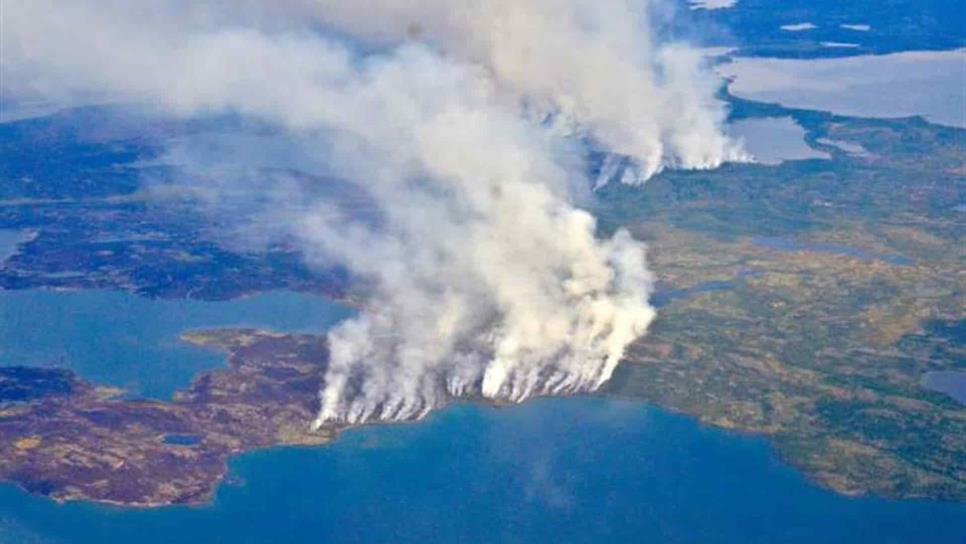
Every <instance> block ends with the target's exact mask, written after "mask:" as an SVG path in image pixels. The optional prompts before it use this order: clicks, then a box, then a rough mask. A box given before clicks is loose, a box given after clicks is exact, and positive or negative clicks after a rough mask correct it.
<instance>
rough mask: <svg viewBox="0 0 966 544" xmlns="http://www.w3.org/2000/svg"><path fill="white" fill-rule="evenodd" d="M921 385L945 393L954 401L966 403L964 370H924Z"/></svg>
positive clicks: (965, 372)
mask: <svg viewBox="0 0 966 544" xmlns="http://www.w3.org/2000/svg"><path fill="white" fill-rule="evenodd" d="M922 386H923V387H926V388H928V389H932V390H933V391H939V392H940V393H945V394H947V395H949V396H950V397H952V398H954V399H956V402H958V403H960V404H963V405H966V371H963V370H942V371H938V372H926V373H925V374H923V376H922Z"/></svg>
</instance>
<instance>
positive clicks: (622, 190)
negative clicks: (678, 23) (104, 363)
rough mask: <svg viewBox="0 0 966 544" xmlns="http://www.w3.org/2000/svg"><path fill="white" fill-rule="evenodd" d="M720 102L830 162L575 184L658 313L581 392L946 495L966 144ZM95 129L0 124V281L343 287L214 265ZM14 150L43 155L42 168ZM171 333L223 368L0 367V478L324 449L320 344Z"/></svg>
mask: <svg viewBox="0 0 966 544" xmlns="http://www.w3.org/2000/svg"><path fill="white" fill-rule="evenodd" d="M731 101H732V104H733V106H734V111H733V118H734V120H739V119H759V118H775V117H781V118H786V117H787V118H791V119H793V120H794V121H795V123H796V124H798V125H799V126H801V127H802V128H803V130H804V133H805V141H806V142H807V143H808V145H810V146H811V147H812V148H814V149H816V150H820V151H822V152H823V153H824V154H826V155H827V156H828V157H830V159H826V158H815V159H806V160H786V161H779V162H777V164H748V165H727V166H725V167H723V168H720V169H718V170H715V171H707V172H667V173H665V174H662V175H661V176H659V177H657V178H655V179H653V180H651V181H650V182H649V183H648V185H647V186H646V187H645V188H643V189H640V188H632V187H625V186H621V185H619V184H611V185H608V186H607V187H606V188H604V189H603V190H602V191H600V192H599V193H598V194H597V197H596V201H595V203H594V205H593V207H594V210H593V211H594V213H595V214H596V215H598V216H599V217H600V221H601V229H602V230H604V231H608V230H612V229H615V228H617V227H618V226H626V227H628V228H630V229H631V230H632V232H633V233H634V234H635V235H636V236H637V237H639V238H641V239H644V240H646V241H647V242H648V244H649V248H650V254H649V259H650V262H651V267H652V268H653V269H654V270H655V272H656V274H657V276H658V278H659V280H660V282H661V289H660V291H659V293H658V295H657V296H656V302H659V303H660V305H661V308H660V317H659V319H658V320H657V321H656V322H655V325H654V327H653V328H652V330H651V331H650V333H649V334H648V335H647V336H646V337H645V338H643V339H641V340H640V341H638V342H637V343H636V344H634V345H633V346H632V348H631V349H630V351H629V353H628V354H627V356H626V359H625V361H624V362H623V363H622V364H621V365H620V366H619V367H618V371H617V373H616V375H615V376H614V378H613V380H612V381H611V382H610V383H609V384H608V385H607V387H606V390H605V391H603V392H602V393H603V394H607V395H616V396H620V397H622V398H630V399H638V400H641V401H645V402H648V403H653V404H656V405H659V406H663V407H667V408H670V409H672V410H675V411H678V412H681V413H685V414H690V415H692V416H694V417H697V418H698V419H699V420H700V421H702V422H704V423H708V424H711V425H716V426H720V427H725V428H730V429H736V430H742V431H747V432H753V433H759V434H762V435H764V436H766V437H768V439H769V440H771V441H772V442H773V443H774V445H775V447H776V448H777V451H778V453H779V454H780V455H781V456H782V458H783V459H785V460H786V461H787V462H788V463H790V464H791V465H793V466H795V467H798V468H800V469H801V470H803V471H804V472H805V474H807V475H808V476H809V477H810V478H811V479H812V480H814V481H816V482H817V483H819V484H821V485H823V486H825V487H828V488H830V489H834V490H836V491H838V492H840V493H845V494H849V495H861V494H876V495H880V496H885V497H893V498H912V497H925V498H933V499H941V500H948V501H963V500H966V467H964V466H963V465H962V463H961V462H960V460H961V459H962V458H963V457H964V455H966V408H964V406H963V405H961V404H959V403H958V402H957V401H956V400H955V399H953V398H952V397H950V396H948V395H945V394H943V393H940V392H937V391H932V390H930V389H928V388H926V387H923V384H922V376H923V375H924V374H925V373H927V372H944V371H955V370H964V368H966V312H964V308H966V292H964V289H963V285H964V275H963V270H964V269H966V267H964V264H966V248H964V247H963V246H962V244H961V243H960V242H961V235H962V232H963V231H964V228H966V215H964V214H963V212H962V210H963V209H966V208H964V203H966V184H964V181H963V180H964V174H966V164H964V163H963V160H964V157H963V156H962V149H963V148H964V146H966V131H964V130H962V129H956V128H952V127H943V126H939V125H934V124H930V123H928V122H926V121H924V120H922V119H920V118H905V119H892V120H873V119H857V118H850V117H843V116H837V115H833V114H829V113H822V112H815V111H807V110H797V109H789V108H785V107H782V106H778V105H774V104H764V103H759V102H751V101H746V100H741V99H738V98H733V97H732V98H731ZM110 115H112V113H111V112H110V111H104V110H102V109H96V108H94V109H82V110H76V111H71V112H64V113H61V114H57V115H55V116H53V117H49V118H41V119H33V120H29V121H22V122H16V123H8V124H3V125H0V145H2V149H3V150H4V157H5V160H4V161H2V164H0V168H2V174H3V176H4V179H11V180H17V181H16V182H15V183H11V184H9V185H4V187H3V188H0V192H2V193H3V194H2V195H0V199H2V200H0V224H2V225H3V227H4V228H7V229H14V230H17V231H18V232H28V231H29V232H30V236H29V237H17V238H15V239H14V242H12V243H13V245H14V246H15V247H14V249H13V250H12V252H11V253H12V254H11V255H10V257H9V258H8V259H7V260H5V261H4V262H3V264H2V265H0V286H2V287H3V288H5V289H33V288H70V289H90V288H110V289H122V290H126V291H130V292H132V293H137V294H139V295H142V296H147V297H162V298H184V297H191V298H198V299H203V300H224V299H230V298H234V297H238V296H241V295H244V294H250V293H255V292H260V291H264V290H271V289H290V290H299V291H309V292H321V293H326V294H328V295H329V296H331V297H334V298H336V299H343V300H345V299H347V298H350V299H353V298H355V297H359V296H361V295H362V294H363V293H364V289H362V286H357V285H354V284H353V283H352V282H351V281H350V279H349V278H348V277H347V275H346V274H345V273H344V272H342V271H339V270H331V271H325V272H322V273H319V272H316V271H314V270H310V269H308V268H307V267H306V266H305V265H303V264H302V262H301V260H300V259H299V257H298V255H297V254H296V253H295V252H294V251H292V250H291V249H290V248H286V247H284V246H278V247H270V248H267V251H265V252H263V253H243V252H238V253H236V252H233V251H231V250H229V249H226V248H225V247H224V246H222V245H220V244H219V243H218V242H217V240H211V239H209V238H207V237H206V234H205V229H204V220H203V217H204V216H203V214H202V213H201V212H200V211H198V210H195V209H193V208H192V206H191V203H190V202H189V201H188V200H186V199H179V198H170V195H169V196H167V197H164V198H162V197H160V196H159V195H158V194H157V193H153V192H151V191H145V190H144V188H143V187H141V186H140V185H139V180H140V179H142V175H143V166H139V165H142V164H144V163H145V162H146V161H148V160H149V159H150V158H151V157H152V156H153V153H154V152H155V147H154V145H153V144H152V143H151V140H150V139H149V138H147V137H146V136H144V137H132V136H131V135H130V134H129V133H128V134H125V133H124V132H123V131H120V132H118V129H117V128H116V124H112V123H110V122H105V121H104V119H105V118H109V117H110ZM109 128H110V130H109ZM179 130H181V128H180V127H177V126H150V127H147V128H146V129H145V134H162V135H170V134H176V133H177V132H178V131H179ZM37 146H43V147H45V148H48V149H51V150H52V152H51V153H50V155H49V156H48V157H45V158H44V160H42V161H41V160H39V158H38V157H37V156H36V153H35V149H36V148H37ZM856 149H860V150H862V152H861V153H856V152H854V151H855V150H856ZM850 150H851V151H850ZM93 179H97V180H99V181H98V183H93V182H92V181H91V180H93ZM337 197H338V198H343V199H345V200H346V201H347V202H354V203H356V204H358V205H359V206H360V209H364V207H365V203H364V202H363V201H360V200H358V198H357V197H356V196H355V195H345V194H341V195H337ZM185 339H186V340H187V341H189V342H191V343H193V344H196V345H203V346H207V347H210V348H213V349H220V350H224V351H226V352H227V353H228V366H227V367H226V368H224V369H216V370H212V371H207V372H204V373H202V374H200V375H199V376H197V377H196V379H195V381H194V383H193V384H192V385H191V386H190V387H188V388H187V389H185V390H183V391H181V392H180V393H179V394H178V395H177V396H176V397H175V399H174V400H173V401H171V402H166V401H163V400H139V399H135V398H130V397H128V396H126V395H124V393H123V392H121V391H117V390H116V389H112V388H104V387H102V385H103V384H96V383H91V382H89V381H87V380H86V379H85V378H84V377H83V376H78V375H75V374H73V373H71V372H67V371H64V370H58V369H51V368H42V369H38V368H30V367H29V366H9V367H5V368H3V369H2V372H0V437H2V438H3V440H2V442H0V443H2V446H0V448H2V449H0V476H2V477H3V478H4V479H7V480H10V481H13V482H16V483H18V484H19V485H21V486H23V487H24V488H26V489H28V490H30V491H32V492H35V493H40V494H44V495H48V496H51V497H53V498H56V499H59V500H72V499H89V500H96V501H102V502H109V503H116V504H125V505H139V506H157V505H163V504H173V503H200V502H206V501H208V500H210V498H211V497H212V493H213V492H214V489H215V486H216V485H217V484H218V482H219V481H221V479H222V478H223V477H224V475H225V471H226V466H227V465H226V462H227V460H228V459H229V458H230V457H231V456H232V455H234V454H236V453H239V452H242V451H246V450H250V449H256V448H264V447H269V446H274V445H285V444H313V445H317V444H324V443H326V442H328V441H329V440H331V439H332V438H333V437H334V436H335V433H336V432H337V431H338V430H337V429H323V430H322V431H321V432H319V433H312V432H310V431H309V426H308V423H309V422H310V421H311V420H312V418H313V417H314V415H315V412H316V409H317V392H318V389H319V385H320V379H321V373H322V371H323V370H324V362H325V360H326V357H327V355H326V353H327V348H326V346H325V341H324V337H323V336H318V335H297V334H279V333H270V332H265V331H256V330H222V331H198V332H188V333H186V335H185ZM34 363H35V362H32V361H3V364H11V365H32V364H34ZM269 399H270V401H269Z"/></svg>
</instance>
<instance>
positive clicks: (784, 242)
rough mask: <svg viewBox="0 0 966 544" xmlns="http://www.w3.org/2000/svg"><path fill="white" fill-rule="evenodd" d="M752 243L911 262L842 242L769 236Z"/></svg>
mask: <svg viewBox="0 0 966 544" xmlns="http://www.w3.org/2000/svg"><path fill="white" fill-rule="evenodd" d="M752 243H753V244H755V245H757V246H761V247H767V248H769V249H775V250H778V251H814V252H816V253H834V254H835V255H845V256H848V257H855V258H857V259H862V260H863V261H874V260H879V261H883V262H886V263H889V264H894V265H898V266H908V265H910V264H912V260H911V259H909V258H908V257H904V256H902V255H896V254H879V253H873V252H871V251H867V250H864V249H861V248H858V247H853V246H847V245H844V244H830V243H824V242H807V241H803V240H795V239H793V238H782V237H769V236H762V237H758V238H754V239H752Z"/></svg>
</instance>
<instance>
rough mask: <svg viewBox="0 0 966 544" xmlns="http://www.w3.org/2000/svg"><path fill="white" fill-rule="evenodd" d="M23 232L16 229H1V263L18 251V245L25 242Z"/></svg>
mask: <svg viewBox="0 0 966 544" xmlns="http://www.w3.org/2000/svg"><path fill="white" fill-rule="evenodd" d="M23 238H24V233H23V231H20V230H16V229H0V262H3V261H5V260H7V258H8V257H10V256H11V255H13V254H14V252H16V251H17V244H19V243H20V242H21V241H23Z"/></svg>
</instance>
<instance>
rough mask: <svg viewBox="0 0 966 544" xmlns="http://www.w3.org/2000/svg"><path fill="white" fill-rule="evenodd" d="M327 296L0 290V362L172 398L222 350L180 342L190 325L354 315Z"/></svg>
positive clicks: (322, 323)
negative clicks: (225, 297)
mask: <svg viewBox="0 0 966 544" xmlns="http://www.w3.org/2000/svg"><path fill="white" fill-rule="evenodd" d="M350 314H351V311H350V310H349V309H347V308H346V307H344V306H342V305H340V304H337V303H334V302H332V301H330V300H327V299H325V298H322V297H318V296H313V295H309V294H301V293H293V292H285V291H278V292H269V293H263V294H260V295H256V296H253V297H250V298H244V299H238V300H232V301H227V302H204V301H196V300H152V299H147V298H143V297H139V296H135V295H132V294H129V293H125V292H120V291H92V290H87V291H51V290H44V289H35V290H26V291H0V365H33V366H63V367H67V368H70V369H73V370H74V371H76V372H77V373H78V374H80V375H81V376H83V377H84V378H86V379H88V380H92V381H95V382H98V383H103V384H109V385H114V386H118V387H123V388H125V389H127V390H128V392H129V393H130V394H131V395H138V396H145V397H149V398H164V399H166V398H170V397H171V395H172V394H173V393H174V392H175V391H176V390H178V389H180V388H183V387H185V386H187V385H188V384H190V383H191V380H192V378H193V377H194V376H195V375H197V374H198V373H199V372H201V371H203V370H206V369H210V368H215V367H219V366H222V365H224V359H225V356H224V354H222V353H218V352H215V351H211V350H206V349H202V348H199V347H195V346H192V345H189V344H186V343H184V342H181V341H180V340H179V339H178V337H179V336H180V334H181V333H183V332H185V331H186V330H190V329H197V328H213V327H259V328H266V329H271V330H276V331H283V332H321V331H324V330H325V329H327V328H328V327H330V326H331V325H332V324H333V323H335V322H337V321H339V320H341V319H344V318H345V317H347V316H349V315H350Z"/></svg>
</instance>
